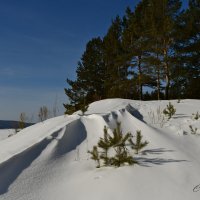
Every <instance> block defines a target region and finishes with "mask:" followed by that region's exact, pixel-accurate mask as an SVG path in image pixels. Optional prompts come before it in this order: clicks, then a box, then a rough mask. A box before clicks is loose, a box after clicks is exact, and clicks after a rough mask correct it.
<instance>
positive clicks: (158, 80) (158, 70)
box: [157, 54, 160, 100]
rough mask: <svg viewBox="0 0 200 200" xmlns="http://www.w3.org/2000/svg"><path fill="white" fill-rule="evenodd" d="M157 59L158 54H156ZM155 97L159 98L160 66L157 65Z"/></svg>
mask: <svg viewBox="0 0 200 200" xmlns="http://www.w3.org/2000/svg"><path fill="white" fill-rule="evenodd" d="M157 59H158V54H157ZM157 90H158V91H157V97H158V100H160V66H157Z"/></svg>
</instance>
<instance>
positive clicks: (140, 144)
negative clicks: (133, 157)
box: [129, 131, 148, 154]
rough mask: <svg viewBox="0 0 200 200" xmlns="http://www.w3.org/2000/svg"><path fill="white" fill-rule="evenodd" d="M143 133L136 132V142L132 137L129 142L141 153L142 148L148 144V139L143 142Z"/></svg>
mask: <svg viewBox="0 0 200 200" xmlns="http://www.w3.org/2000/svg"><path fill="white" fill-rule="evenodd" d="M142 137H143V136H142V134H141V131H137V132H136V142H135V143H134V142H133V141H132V140H131V139H129V142H130V144H131V147H132V149H134V150H135V152H136V154H138V153H139V151H140V150H141V149H143V148H144V147H146V146H147V145H148V142H147V141H144V142H142Z"/></svg>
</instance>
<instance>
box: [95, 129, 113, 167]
mask: <svg viewBox="0 0 200 200" xmlns="http://www.w3.org/2000/svg"><path fill="white" fill-rule="evenodd" d="M103 131H104V137H103V138H100V140H99V142H98V147H99V148H101V149H102V150H103V152H102V153H101V155H100V158H101V159H103V161H104V164H105V166H108V165H109V164H110V159H109V157H108V150H109V148H110V147H111V143H110V141H109V137H110V136H109V134H108V129H107V128H106V126H104V130H103Z"/></svg>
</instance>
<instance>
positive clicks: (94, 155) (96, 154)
mask: <svg viewBox="0 0 200 200" xmlns="http://www.w3.org/2000/svg"><path fill="white" fill-rule="evenodd" d="M88 153H89V154H91V155H92V156H91V159H92V160H94V161H96V162H97V168H100V167H101V166H100V157H99V152H98V149H97V146H93V150H92V151H88Z"/></svg>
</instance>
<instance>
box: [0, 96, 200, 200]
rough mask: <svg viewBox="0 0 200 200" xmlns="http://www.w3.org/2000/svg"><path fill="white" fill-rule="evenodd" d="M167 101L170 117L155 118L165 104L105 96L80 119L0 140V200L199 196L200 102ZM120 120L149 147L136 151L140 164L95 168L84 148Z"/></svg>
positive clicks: (56, 122)
mask: <svg viewBox="0 0 200 200" xmlns="http://www.w3.org/2000/svg"><path fill="white" fill-rule="evenodd" d="M170 102H171V103H172V104H173V105H174V106H175V108H176V114H175V115H174V116H173V117H172V118H171V119H170V120H166V119H164V120H160V119H157V118H156V117H157V115H159V116H160V117H162V114H161V111H162V110H163V109H164V108H165V107H166V105H167V104H168V103H169V101H134V100H127V99H107V100H102V101H98V102H94V103H92V104H90V106H89V109H88V111H87V112H86V114H85V115H84V116H81V115H79V114H80V112H76V113H75V114H74V115H65V116H60V117H56V118H52V119H49V120H46V121H44V122H41V123H38V124H35V125H33V126H31V127H28V128H26V129H24V130H22V131H20V132H19V133H17V134H15V135H13V136H12V137H8V138H6V139H5V138H4V139H3V140H0V199H2V200H4V199H5V200H12V199H17V200H27V199H28V200H55V199H58V200H66V199H69V200H70V199H71V200H72V199H73V200H83V199H91V200H93V199H95V200H102V199H103V200H110V199H115V200H122V199H126V200H131V199H140V200H146V199H159V200H169V199H176V200H188V199H190V200H197V199H199V198H200V191H199V192H198V191H197V192H193V188H194V187H195V186H197V185H199V184H200V174H199V169H200V156H199V152H200V137H199V136H200V132H199V130H200V119H198V120H195V119H194V118H193V116H192V114H194V113H196V112H197V111H199V113H200V100H181V102H180V103H178V102H177V100H172V101H170ZM159 108H160V109H159ZM159 110H160V111H159ZM159 112H160V113H159ZM153 113H154V115H153ZM152 116H154V118H155V119H152ZM117 121H120V122H121V126H122V131H123V132H124V133H127V132H131V133H132V134H133V135H135V133H136V130H141V133H142V135H143V139H144V140H147V141H148V142H149V145H148V146H147V147H146V148H145V149H144V150H143V151H142V152H141V153H139V154H138V155H134V158H135V159H136V160H137V161H138V163H139V164H138V165H133V166H122V167H120V168H114V167H101V168H95V166H96V164H95V162H94V161H93V160H91V159H90V155H89V154H88V153H87V152H88V150H91V149H92V147H93V145H96V143H97V141H98V139H99V137H101V136H103V128H104V126H107V127H108V128H109V130H111V129H113V128H114V127H115V126H116V122H117ZM189 125H192V127H194V128H195V127H196V128H197V129H198V131H197V134H195V135H193V134H191V131H190V128H189ZM0 134H1V133H0Z"/></svg>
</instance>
